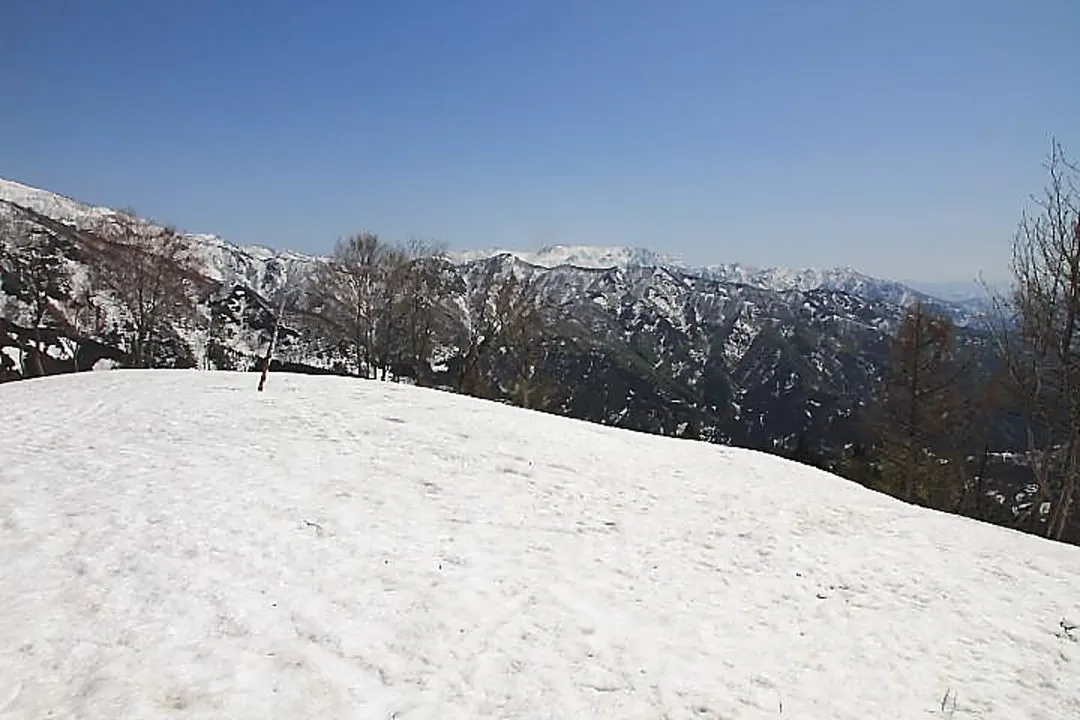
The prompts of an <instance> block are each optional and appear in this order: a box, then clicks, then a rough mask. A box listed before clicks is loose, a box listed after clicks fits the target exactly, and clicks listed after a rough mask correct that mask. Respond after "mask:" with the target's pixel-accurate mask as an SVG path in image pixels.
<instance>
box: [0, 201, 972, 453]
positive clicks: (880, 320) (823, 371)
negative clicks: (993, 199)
mask: <svg viewBox="0 0 1080 720" xmlns="http://www.w3.org/2000/svg"><path fill="white" fill-rule="evenodd" d="M113 212H114V211H113V210H110V209H108V208H103V207H97V206H91V205H87V204H84V203H80V202H78V201H75V200H72V199H70V198H65V197H63V196H59V195H56V194H54V193H50V192H48V191H45V190H39V189H37V188H32V187H29V186H26V185H22V184H20V183H15V182H12V181H0V219H3V217H4V216H5V215H6V216H10V217H18V218H19V219H20V222H22V223H23V224H25V225H27V226H28V227H31V228H33V229H34V231H35V232H40V233H43V236H53V235H58V234H59V235H65V236H67V237H68V239H69V240H70V241H71V242H72V243H73V244H74V247H75V248H76V250H75V252H74V254H72V255H71V256H70V257H68V258H66V259H65V262H66V263H68V265H69V266H70V267H71V268H72V269H73V277H74V278H75V279H76V280H75V285H74V286H73V287H72V289H71V291H70V296H69V297H65V298H61V299H59V300H58V301H57V302H56V303H55V304H54V306H53V307H52V309H51V313H52V315H51V318H50V319H49V327H48V332H49V333H50V337H52V338H54V342H55V344H56V348H57V349H56V350H55V351H53V355H54V356H55V357H56V358H62V357H63V356H64V352H65V351H64V350H63V349H62V346H64V345H65V343H66V344H67V345H68V346H70V345H71V344H72V343H75V344H76V345H80V344H81V345H82V346H85V345H86V344H87V343H92V344H93V347H94V348H96V349H95V351H94V352H95V353H97V354H98V355H100V356H101V357H108V358H113V359H115V360H117V361H120V362H122V361H123V358H124V357H125V353H126V352H127V348H128V346H129V340H128V339H127V338H128V334H127V333H129V330H128V329H127V328H128V327H129V326H130V322H129V319H128V318H127V317H126V316H125V315H124V313H123V312H121V310H120V309H118V307H117V306H116V303H114V302H111V301H110V298H108V297H107V296H102V295H100V293H99V294H97V295H95V296H94V298H93V300H94V302H93V304H94V305H95V306H96V307H98V308H99V310H100V312H103V313H104V316H103V317H101V318H99V322H98V326H99V328H107V331H106V330H105V329H99V330H97V331H95V332H94V333H93V334H91V335H90V336H86V335H85V334H84V335H83V336H81V337H76V336H74V335H73V334H72V332H73V331H72V328H74V327H75V326H76V325H77V323H76V322H75V319H76V315H77V314H78V312H79V311H80V310H79V303H84V302H85V299H86V296H87V293H90V294H93V293H94V292H96V291H94V290H93V289H92V288H90V287H89V286H87V285H86V282H85V278H86V277H87V272H86V263H87V258H86V257H85V256H84V255H85V254H84V253H82V252H81V251H80V250H79V249H78V248H79V247H80V244H82V243H83V240H84V239H83V238H82V237H81V235H80V228H83V227H86V226H88V225H91V224H92V223H93V222H95V221H98V220H100V219H101V218H103V217H106V216H107V215H109V214H110V213H113ZM184 237H185V239H186V241H187V243H188V246H189V248H190V252H191V254H192V256H193V257H194V259H195V265H196V271H197V273H198V276H199V278H201V279H200V280H199V281H198V282H197V283H196V286H197V288H198V290H197V291H196V290H193V291H192V292H193V295H192V298H191V301H192V303H193V307H194V313H195V314H194V316H193V317H191V318H189V319H188V320H185V321H184V322H178V323H176V324H174V325H172V326H170V328H169V329H168V335H169V337H168V338H167V341H166V342H163V343H162V344H161V347H162V352H165V349H168V353H169V354H168V356H163V357H162V358H160V359H159V360H160V362H161V363H162V364H163V365H165V366H172V367H196V366H208V367H217V368H222V369H237V368H239V369H243V368H251V367H254V366H255V365H256V363H257V360H258V358H259V357H261V355H262V353H263V352H264V348H265V347H266V345H267V344H268V342H269V336H270V330H271V328H272V325H273V315H274V309H275V307H276V305H275V304H274V302H273V299H274V298H276V297H278V296H279V294H280V293H281V291H282V289H283V288H284V287H286V284H289V285H291V286H293V287H295V288H299V290H298V292H300V293H301V294H302V295H305V296H309V295H311V293H312V290H313V289H314V286H313V285H312V283H315V282H317V278H318V272H319V269H320V267H322V265H323V264H324V263H325V261H326V259H325V258H320V257H313V256H308V255H304V254H301V253H296V252H291V251H284V250H274V249H270V248H265V247H261V246H238V245H234V244H232V243H229V242H227V241H225V240H223V239H221V238H220V237H218V236H215V235H210V234H187V235H185V236H184ZM24 240H25V239H24ZM5 243H7V239H5V238H4V237H2V236H0V262H2V261H3V257H4V253H5V252H7V253H9V256H10V253H12V252H16V253H17V252H19V251H18V249H17V248H16V246H15V245H10V246H6V245H5ZM24 245H25V243H24ZM449 259H450V260H451V262H449V263H446V268H445V272H446V273H447V274H448V277H447V280H448V285H449V286H451V287H453V288H455V290H454V293H455V294H454V296H453V297H452V298H450V300H449V301H448V304H447V307H446V317H447V318H448V321H447V322H449V323H450V325H448V326H446V327H445V328H443V331H442V334H441V336H440V338H439V342H438V343H437V345H436V347H434V348H432V356H431V358H430V362H431V368H432V372H433V373H435V374H436V376H437V378H438V381H439V382H442V383H445V384H448V385H452V384H453V383H454V377H455V373H461V372H462V367H463V362H465V358H464V353H465V352H466V351H465V349H464V347H463V345H462V344H461V337H462V332H463V328H464V327H466V326H467V325H468V324H469V323H470V322H471V319H470V315H469V313H470V312H471V311H470V309H469V308H470V307H475V302H474V301H475V298H476V297H477V296H478V293H481V292H482V285H483V282H484V280H483V279H484V278H485V277H510V276H514V277H519V278H525V279H527V280H528V281H529V282H530V283H532V284H533V286H534V287H536V288H537V291H538V300H540V301H541V302H543V303H545V304H546V305H547V306H549V307H552V308H556V309H557V312H558V314H559V317H560V318H561V320H560V321H559V323H558V324H557V326H552V327H551V328H548V333H549V334H550V335H553V337H551V338H549V340H550V343H549V349H548V351H546V354H545V355H544V357H543V358H542V359H541V360H540V365H539V369H540V370H541V371H542V372H543V373H544V375H545V376H546V377H548V378H549V379H551V381H552V382H555V383H556V384H557V385H558V387H559V388H560V392H559V393H558V396H559V400H558V402H557V404H556V405H555V406H553V407H551V408H550V409H551V410H553V411H555V412H558V413H560V414H566V415H570V416H572V417H578V418H582V419H586V420H592V421H595V422H600V423H605V424H611V425H618V426H621V427H629V428H634V429H638V430H644V431H648V432H653V433H659V434H664V435H686V434H689V435H693V436H698V437H703V438H705V439H710V440H715V441H721V442H731V443H734V444H740V445H744V446H749V447H759V448H766V449H776V448H784V447H791V446H792V445H793V444H794V443H795V442H796V441H805V442H807V443H808V444H809V445H810V446H811V447H815V448H826V447H829V448H833V449H836V448H838V447H840V446H843V445H844V444H845V443H848V442H851V441H852V440H853V439H854V438H855V437H856V435H857V432H856V425H857V423H856V418H855V416H856V414H857V411H858V408H859V407H860V406H861V405H862V404H863V403H864V402H865V401H866V399H867V398H868V397H869V396H870V394H871V392H872V390H873V387H874V384H875V383H876V381H877V378H878V377H879V376H880V367H881V363H882V361H883V360H884V357H885V354H886V352H887V347H888V339H889V335H890V333H891V332H892V331H893V329H895V327H896V326H897V323H898V322H899V321H900V319H901V317H902V315H903V309H904V305H905V304H907V303H908V302H910V301H912V300H915V299H918V300H923V301H926V302H928V303H930V304H933V305H937V306H939V307H941V308H943V309H945V310H946V311H947V312H949V313H950V314H952V316H953V317H954V318H956V319H957V322H958V324H960V325H966V324H968V323H969V322H970V321H971V320H972V319H973V318H975V317H976V314H975V313H974V312H973V311H972V310H971V309H969V308H967V307H965V306H964V305H961V304H956V303H948V302H945V301H941V300H938V299H936V298H932V297H931V296H929V295H926V294H924V293H919V292H918V291H916V290H914V289H912V288H910V287H908V286H906V285H904V284H902V283H898V282H894V281H890V280H882V279H879V278H872V277H869V276H867V275H864V274H862V273H859V272H857V271H855V270H852V269H849V268H838V269H832V270H785V269H768V270H758V269H755V268H750V267H747V266H743V265H739V264H728V265H713V266H708V267H696V268H695V267H689V266H687V265H686V264H685V263H682V262H681V261H680V260H679V259H678V258H674V257H671V256H668V255H662V254H660V253H656V252H653V251H650V250H646V249H642V248H633V247H589V246H580V247H574V246H558V245H555V246H549V247H546V248H543V249H541V250H539V251H536V252H532V253H529V252H520V251H509V252H507V251H497V250H490V251H470V252H458V253H453V254H451V256H450V258H449ZM0 311H2V313H0V315H2V316H3V317H4V318H6V319H5V320H4V321H3V322H5V323H7V324H6V325H5V327H6V328H7V330H6V335H5V332H0V361H4V362H6V363H7V365H8V367H9V368H11V367H13V366H14V365H18V363H19V362H20V358H22V357H23V356H24V354H25V351H26V348H28V347H31V344H32V342H33V336H34V333H33V331H32V330H31V329H30V328H31V325H30V324H28V323H29V320H28V318H29V315H28V309H27V307H26V306H25V305H23V304H21V303H20V302H19V301H18V299H17V298H15V297H13V296H12V295H10V294H7V295H5V294H4V293H0ZM286 330H287V332H286V333H285V334H284V336H283V338H282V342H281V346H280V348H279V352H278V357H279V358H280V359H281V360H282V362H284V363H287V366H288V367H290V368H294V369H297V370H300V371H306V372H345V373H348V372H355V371H356V369H355V368H353V367H352V365H350V362H351V360H350V356H349V354H348V352H346V351H343V350H342V343H341V341H340V338H337V339H335V338H333V337H327V336H326V333H325V328H324V327H320V326H319V325H318V323H317V322H315V321H313V320H311V319H310V317H309V316H307V315H303V314H300V315H296V316H294V317H292V318H291V319H290V320H289V327H287V328H286ZM5 353H6V357H7V360H4V355H5ZM93 357H97V355H93V356H91V358H90V359H89V360H86V361H85V363H91V364H92V362H93ZM64 362H69V361H60V360H58V361H57V365H58V367H61V368H62V367H64ZM85 363H84V364H85ZM69 365H70V362H69ZM80 367H82V365H80ZM8 372H12V371H11V370H10V369H9V371H8ZM500 386H501V385H500Z"/></svg>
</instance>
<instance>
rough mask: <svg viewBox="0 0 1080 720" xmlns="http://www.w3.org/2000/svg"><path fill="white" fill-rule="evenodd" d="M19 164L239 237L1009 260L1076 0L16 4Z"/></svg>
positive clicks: (0, 124)
mask: <svg viewBox="0 0 1080 720" xmlns="http://www.w3.org/2000/svg"><path fill="white" fill-rule="evenodd" d="M3 14H4V24H5V25H6V28H5V30H4V32H3V36H4V41H3V42H2V43H0V82H2V87H3V95H2V96H3V98H4V100H3V102H2V104H0V138H2V141H0V176H4V177H7V178H11V179H16V180H20V181H22V182H26V183H29V184H32V185H37V186H42V187H46V188H49V189H52V190H55V191H57V192H61V193H64V194H67V195H71V196H74V197H77V198H79V199H84V200H88V201H91V202H96V203H102V204H108V205H114V206H119V205H123V206H131V207H134V208H135V209H136V210H137V211H138V212H140V213H141V214H144V215H148V216H151V217H154V218H156V219H159V220H162V221H168V222H172V223H174V224H176V225H177V226H179V227H181V228H184V229H187V230H193V231H206V232H216V233H218V234H220V235H222V236H224V237H226V238H228V239H230V240H233V241H236V242H242V243H254V242H257V243H263V244H267V245H271V246H277V247H291V248H295V249H299V250H304V251H314V252H321V251H325V250H327V249H328V248H330V247H331V246H332V244H333V242H334V241H335V240H336V239H337V238H338V237H339V236H341V235H344V234H347V233H350V232H353V231H356V230H359V229H371V230H374V231H377V232H378V233H380V234H381V235H383V236H384V237H386V238H387V239H389V240H403V239H405V238H407V237H408V236H410V235H418V236H423V237H428V238H435V239H439V240H443V241H445V242H447V243H449V244H450V245H451V247H454V248H472V247H490V246H504V247H516V248H535V247H538V246H540V245H543V244H548V243H591V244H634V245H641V246H644V247H649V248H651V249H654V250H658V251H663V252H670V253H676V254H681V255H683V256H684V257H685V258H686V259H687V260H690V261H693V262H744V263H749V264H757V265H789V266H807V265H810V266H833V265H852V266H856V267H858V268H860V269H863V270H865V271H868V272H872V273H875V274H879V275H886V276H890V277H901V278H920V279H926V280H947V279H967V278H971V277H973V276H975V275H976V274H977V273H979V272H980V271H983V272H985V273H986V274H987V275H989V276H991V277H1001V276H1003V275H1005V273H1006V262H1007V255H1008V244H1009V240H1010V236H1011V234H1012V231H1013V228H1014V227H1015V224H1016V222H1017V220H1018V219H1019V216H1020V212H1021V209H1022V208H1023V206H1024V203H1025V200H1026V198H1027V196H1028V195H1029V194H1030V193H1033V192H1036V191H1037V190H1038V189H1039V188H1040V187H1041V185H1042V182H1043V174H1042V169H1041V167H1040V164H1041V162H1042V160H1043V158H1044V156H1045V155H1046V153H1047V151H1048V149H1049V144H1050V137H1051V136H1052V135H1056V136H1057V137H1058V139H1059V140H1060V141H1062V142H1063V143H1064V144H1065V146H1066V149H1067V150H1069V151H1070V152H1071V154H1073V155H1074V156H1077V155H1080V91H1078V90H1077V89H1076V87H1075V78H1074V77H1073V76H1074V75H1075V72H1076V69H1077V68H1080V49H1078V48H1080V45H1078V44H1077V42H1076V31H1077V29H1080V2H1077V1H1076V0H1024V1H1023V2H1021V1H1020V0H1012V1H1010V2H1006V1H1004V0H947V1H942V0H934V1H931V0H905V1H904V2H878V1H876V0H848V1H841V0H813V2H808V1H806V0H760V1H756V2H723V1H722V0H711V1H710V0H667V1H664V0H655V1H648V2H646V1H644V0H577V1H576V2H574V1H564V0H545V1H544V2H531V3H526V2H511V1H508V0H475V1H473V0H456V1H454V2H451V1H450V0H409V1H408V2H405V1H393V0H387V1H381V0H380V1H378V2H376V1H370V2H362V1H356V2H347V1H346V0H310V1H309V2H300V1H299V0H297V1H295V2H285V1H284V0H229V1H228V2H226V1H224V0H221V1H218V0H186V1H185V2H172V1H169V2H159V1H157V0H97V1H96V2H69V1H68V0H6V1H5V3H4V13H3Z"/></svg>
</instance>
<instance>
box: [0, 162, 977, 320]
mask: <svg viewBox="0 0 1080 720" xmlns="http://www.w3.org/2000/svg"><path fill="white" fill-rule="evenodd" d="M0 200H2V201H6V202H8V203H12V204H16V205H20V206H22V207H25V208H29V209H31V210H34V211H36V212H39V213H41V214H42V215H45V216H47V217H50V218H53V219H56V220H61V221H65V222H71V223H73V224H76V225H81V224H84V223H86V222H88V221H92V220H97V219H100V218H102V217H105V216H107V215H111V214H113V213H114V212H115V210H113V209H111V208H106V207H101V206H92V205H88V204H85V203H82V202H79V201H77V200H74V199H71V198H68V197H65V196H63V195H58V194H56V193H52V192H49V191H47V190H41V189H39V188H34V187H30V186H28V185H23V184H22V183H18V182H15V181H12V180H4V179H2V178H0ZM0 212H3V211H2V209H0ZM189 237H190V238H192V239H194V240H198V241H199V242H201V243H202V244H204V245H205V246H206V253H207V258H206V260H207V265H208V267H210V268H213V269H214V270H216V271H217V272H216V273H215V275H216V276H217V277H218V278H220V279H223V280H224V279H227V273H228V270H229V269H231V268H233V267H235V265H236V258H244V257H246V258H250V260H251V261H253V262H254V263H255V264H260V263H265V262H267V261H269V260H277V261H278V262H284V263H286V264H305V263H309V262H315V261H318V260H320V259H321V258H319V257H318V256H311V255H305V254H302V253H297V252H294V251H291V250H287V249H272V248H268V247H265V246H261V245H243V246H241V245H235V244H232V243H229V242H227V241H226V240H224V239H222V238H221V237H219V236H217V235H213V234H202V233H190V234H189ZM225 255H229V256H232V257H233V258H234V259H233V260H226V259H225V258H224V256H225ZM504 255H509V256H512V257H514V258H517V259H518V260H520V261H522V262H525V263H528V264H530V265H536V266H538V267H542V268H549V269H550V268H556V267H560V266H571V267H577V268H583V269H592V270H605V269H612V268H622V269H627V268H642V267H659V268H670V269H675V270H678V271H680V272H682V273H688V274H692V275H696V276H698V277H702V278H706V279H709V280H716V281H718V282H724V283H737V284H741V285H748V286H751V287H756V288H761V289H764V290H773V291H777V292H790V291H802V292H806V291H810V290H838V291H841V292H846V293H850V294H853V295H859V296H862V297H865V298H867V299H871V300H880V301H884V302H889V303H892V304H895V305H902V306H906V305H910V304H912V303H914V302H916V301H922V302H929V303H931V304H933V305H938V306H945V307H948V308H950V309H951V310H952V311H953V312H954V313H955V314H956V316H957V319H959V320H961V321H964V320H967V319H970V312H971V311H972V310H977V309H978V308H981V307H984V305H983V304H982V298H981V297H979V294H978V293H977V292H975V291H974V290H975V289H974V288H972V290H973V291H972V292H969V293H963V292H960V291H958V290H957V287H956V286H955V285H950V286H949V287H944V286H941V289H942V293H941V294H940V295H935V294H934V293H932V292H929V291H924V290H919V289H916V288H915V287H913V286H912V285H910V284H905V283H902V282H899V281H896V280H889V279H884V278H878V277H873V276H870V275H867V274H865V273H862V272H859V271H858V270H856V269H855V268H851V267H837V268H824V269H820V268H780V267H774V268H757V267H753V266H750V265H744V264H742V263H723V264H714V265H692V264H689V263H686V262H685V261H683V260H682V259H681V258H680V257H678V256H676V255H670V254H664V253H659V252H655V251H653V250H649V249H646V248H639V247H631V246H600V245H548V246H545V247H542V248H540V249H539V250H535V251H527V250H512V249H487V250H462V251H455V252H452V253H450V255H449V256H450V259H452V260H453V261H454V262H456V263H458V264H468V263H471V262H475V261H478V260H485V259H489V258H493V257H499V256H504ZM215 256H216V257H215ZM240 265H242V266H245V267H247V268H254V267H255V265H252V264H251V263H244V262H243V260H240ZM248 279H249V280H250V279H254V278H250V277H249V278H248ZM927 287H928V288H930V287H933V284H931V283H927Z"/></svg>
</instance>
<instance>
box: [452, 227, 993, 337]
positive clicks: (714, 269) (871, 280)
mask: <svg viewBox="0 0 1080 720" xmlns="http://www.w3.org/2000/svg"><path fill="white" fill-rule="evenodd" d="M500 255H509V256H512V257H515V258H517V259H518V260H521V261H522V262H526V263H529V264H531V265H537V266H539V267H544V268H555V267H560V266H564V265H569V266H572V267H579V268H587V269H594V270H604V269H610V268H623V269H626V268H633V267H662V268H672V269H677V270H678V271H680V272H683V273H687V274H691V275H696V276H698V277H702V278H706V279H709V280H716V281H719V282H724V283H737V284H740V285H749V286H751V287H756V288H761V289H764V290H774V291H776V292H790V291H802V292H805V291H809V290H839V291H841V292H846V293H851V294H853V295H860V296H863V297H866V298H868V299H873V300H882V301H885V302H890V303H893V304H895V305H902V306H907V305H911V304H913V303H915V302H925V303H930V304H932V305H938V306H951V309H952V310H953V311H954V312H955V313H956V315H957V318H958V319H961V320H968V319H970V317H971V313H973V312H978V311H979V310H980V309H983V308H985V301H984V299H983V297H982V296H981V293H980V292H979V291H978V288H977V287H970V288H969V291H968V292H966V293H965V292H960V291H959V290H958V287H959V286H958V284H957V285H950V286H949V287H948V288H947V290H948V292H947V293H942V295H940V296H939V295H935V294H934V293H932V292H928V291H927V290H921V289H916V288H915V287H914V286H913V285H911V284H905V283H902V282H899V281H896V280H888V279H884V278H877V277H872V276H870V275H867V274H865V273H862V272H859V271H858V270H856V269H855V268H851V267H837V268H825V269H819V268H780V267H774V268H758V267H753V266H750V265H744V264H742V263H724V264H716V265H693V264H690V263H687V262H685V261H684V260H682V258H680V257H678V256H676V255H668V254H663V253H658V252H654V251H652V250H648V249H646V248H639V247H628V246H614V247H611V246H599V245H548V246H545V247H543V248H541V249H539V250H536V251H527V250H508V249H489V250H466V251H462V252H456V253H453V254H452V257H453V258H454V259H455V260H456V261H457V262H461V263H466V262H473V261H476V260H482V259H486V258H492V257H498V256H500ZM931 286H932V284H930V283H928V284H927V287H931ZM943 289H944V286H943Z"/></svg>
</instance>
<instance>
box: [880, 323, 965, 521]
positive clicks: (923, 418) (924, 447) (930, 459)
mask: <svg viewBox="0 0 1080 720" xmlns="http://www.w3.org/2000/svg"><path fill="white" fill-rule="evenodd" d="M973 373H974V363H973V361H972V359H971V358H964V357H962V356H961V354H960V353H959V351H958V349H957V344H956V333H955V328H954V327H953V324H952V322H951V321H950V320H949V318H947V317H946V316H944V315H942V314H939V313H936V312H934V311H932V310H930V309H928V308H926V307H925V306H923V305H922V304H921V303H917V304H915V305H913V306H912V307H911V308H909V309H908V311H907V313H906V314H905V317H904V320H903V322H902V323H901V325H900V328H899V330H898V332H897V334H896V336H895V337H894V338H893V342H892V351H891V356H890V361H889V363H888V366H887V367H886V372H885V377H884V383H883V388H882V396H881V400H880V404H879V407H878V409H877V413H876V416H875V418H874V422H873V424H874V427H875V430H876V432H875V435H876V438H877V444H878V449H879V453H880V460H881V483H882V489H884V490H885V491H887V492H890V493H892V494H894V495H897V496H899V497H901V498H903V499H904V500H906V501H907V502H918V503H920V504H923V505H928V506H931V507H935V508H938V509H942V510H948V511H950V512H958V511H959V510H960V509H961V508H962V506H963V505H964V504H965V502H966V501H967V499H968V496H969V494H970V492H971V490H972V487H973V481H972V477H971V475H970V473H969V467H968V460H967V458H968V456H969V453H970V450H971V446H972V436H973V433H974V432H975V431H976V422H975V418H976V404H975V403H976V399H975V397H974V395H973V394H972V393H971V390H972V388H970V387H969V386H968V384H969V381H970V380H971V378H972V377H973Z"/></svg>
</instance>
